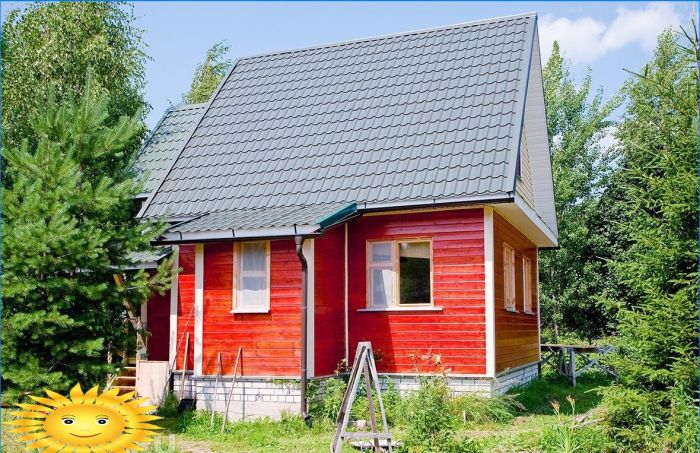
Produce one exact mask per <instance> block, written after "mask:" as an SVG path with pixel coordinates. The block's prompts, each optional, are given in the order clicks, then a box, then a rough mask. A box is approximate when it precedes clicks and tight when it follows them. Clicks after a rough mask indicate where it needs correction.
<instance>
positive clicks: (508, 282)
mask: <svg viewBox="0 0 700 453" xmlns="http://www.w3.org/2000/svg"><path fill="white" fill-rule="evenodd" d="M503 303H504V305H505V309H506V310H510V311H515V250H513V247H511V246H509V245H508V244H503Z"/></svg>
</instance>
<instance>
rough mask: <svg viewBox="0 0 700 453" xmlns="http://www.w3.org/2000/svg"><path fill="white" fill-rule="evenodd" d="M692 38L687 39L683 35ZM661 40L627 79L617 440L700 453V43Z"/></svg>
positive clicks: (618, 270) (614, 396)
mask: <svg viewBox="0 0 700 453" xmlns="http://www.w3.org/2000/svg"><path fill="white" fill-rule="evenodd" d="M683 41H685V38H683ZM683 41H681V38H679V37H678V36H677V35H675V34H673V33H672V32H670V31H669V32H666V33H664V34H662V35H661V36H660V37H659V41H658V46H657V48H656V51H655V54H654V57H653V59H652V61H651V62H650V63H648V64H647V65H646V66H645V67H644V68H643V70H642V71H641V72H640V73H639V74H634V75H633V77H632V78H631V79H630V80H629V81H628V83H627V85H626V87H625V89H624V92H625V94H626V96H627V105H626V113H625V115H624V118H623V121H622V122H621V124H620V126H619V128H618V133H617V137H618V139H619V141H620V146H621V148H620V156H619V162H618V165H619V168H620V172H619V173H620V175H619V180H618V181H617V184H619V188H618V190H619V191H620V192H621V194H622V196H621V197H620V203H621V208H622V210H623V212H624V215H623V216H621V220H620V223H619V226H618V228H617V231H618V234H619V235H620V236H623V237H625V238H626V239H627V241H628V242H629V247H627V248H626V249H625V250H624V251H623V252H622V253H620V254H619V255H618V256H616V257H615V259H614V260H613V261H612V262H611V269H612V270H613V271H614V274H615V275H616V276H617V277H618V279H619V282H620V285H621V286H622V287H623V288H624V289H625V297H624V298H622V299H620V300H618V301H617V302H618V303H617V307H618V309H619V312H618V323H619V324H618V339H617V346H618V351H619V354H618V355H617V357H616V360H615V362H614V364H615V366H616V368H617V369H618V371H619V374H620V384H619V386H616V387H614V388H613V389H612V390H611V391H610V392H609V395H610V401H609V404H610V421H611V423H612V425H613V427H614V429H615V430H614V433H615V435H616V436H617V437H618V438H619V440H621V441H623V442H624V443H626V444H629V446H631V447H632V448H635V449H645V450H648V451H684V452H685V451H687V452H690V451H693V452H697V451H698V443H697V397H698V394H697V383H698V365H700V363H699V362H698V287H697V285H698V268H697V266H698V88H699V85H698V39H697V35H695V36H693V37H687V41H688V44H687V45H686V44H683Z"/></svg>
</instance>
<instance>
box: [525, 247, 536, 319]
mask: <svg viewBox="0 0 700 453" xmlns="http://www.w3.org/2000/svg"><path fill="white" fill-rule="evenodd" d="M532 296H533V291H532V260H531V259H530V258H528V257H527V256H523V311H524V312H525V313H528V314H530V315H531V314H534V311H533V310H532V305H533V304H532Z"/></svg>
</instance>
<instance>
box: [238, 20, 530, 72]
mask: <svg viewBox="0 0 700 453" xmlns="http://www.w3.org/2000/svg"><path fill="white" fill-rule="evenodd" d="M533 16H535V17H536V16H537V12H536V11H531V12H527V13H521V14H512V15H508V16H498V17H492V18H490V19H479V20H473V21H468V22H459V23H456V24H451V25H441V26H437V27H429V28H422V29H417V30H411V31H404V32H397V33H389V34H386V35H379V36H369V37H366V38H356V39H347V40H343V41H335V42H330V43H326V44H317V45H313V46H306V47H298V48H294V49H285V50H277V51H273V52H264V53H259V54H253V55H248V56H245V57H240V58H238V59H237V61H245V60H252V59H254V58H262V57H271V56H276V55H284V54H293V53H297V52H306V51H309V50H316V49H325V48H328V49H330V48H333V47H339V46H343V45H347V44H354V43H361V42H371V41H379V40H382V39H388V38H395V37H399V36H411V35H420V34H422V33H430V32H434V31H440V30H450V29H457V28H464V27H471V26H475V25H481V24H489V23H497V22H503V21H506V20H513V19H521V18H525V17H533Z"/></svg>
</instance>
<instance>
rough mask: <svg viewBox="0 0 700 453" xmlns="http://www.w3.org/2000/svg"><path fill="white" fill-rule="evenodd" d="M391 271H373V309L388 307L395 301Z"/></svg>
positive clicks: (371, 287) (371, 288)
mask: <svg viewBox="0 0 700 453" xmlns="http://www.w3.org/2000/svg"><path fill="white" fill-rule="evenodd" d="M393 275H394V273H393V272H392V270H391V269H372V273H371V274H370V276H371V277H370V278H371V282H370V285H371V286H370V291H371V293H370V294H371V296H372V306H373V307H380V308H382V307H388V306H390V305H392V301H393V300H394V285H393V281H392V280H393Z"/></svg>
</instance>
